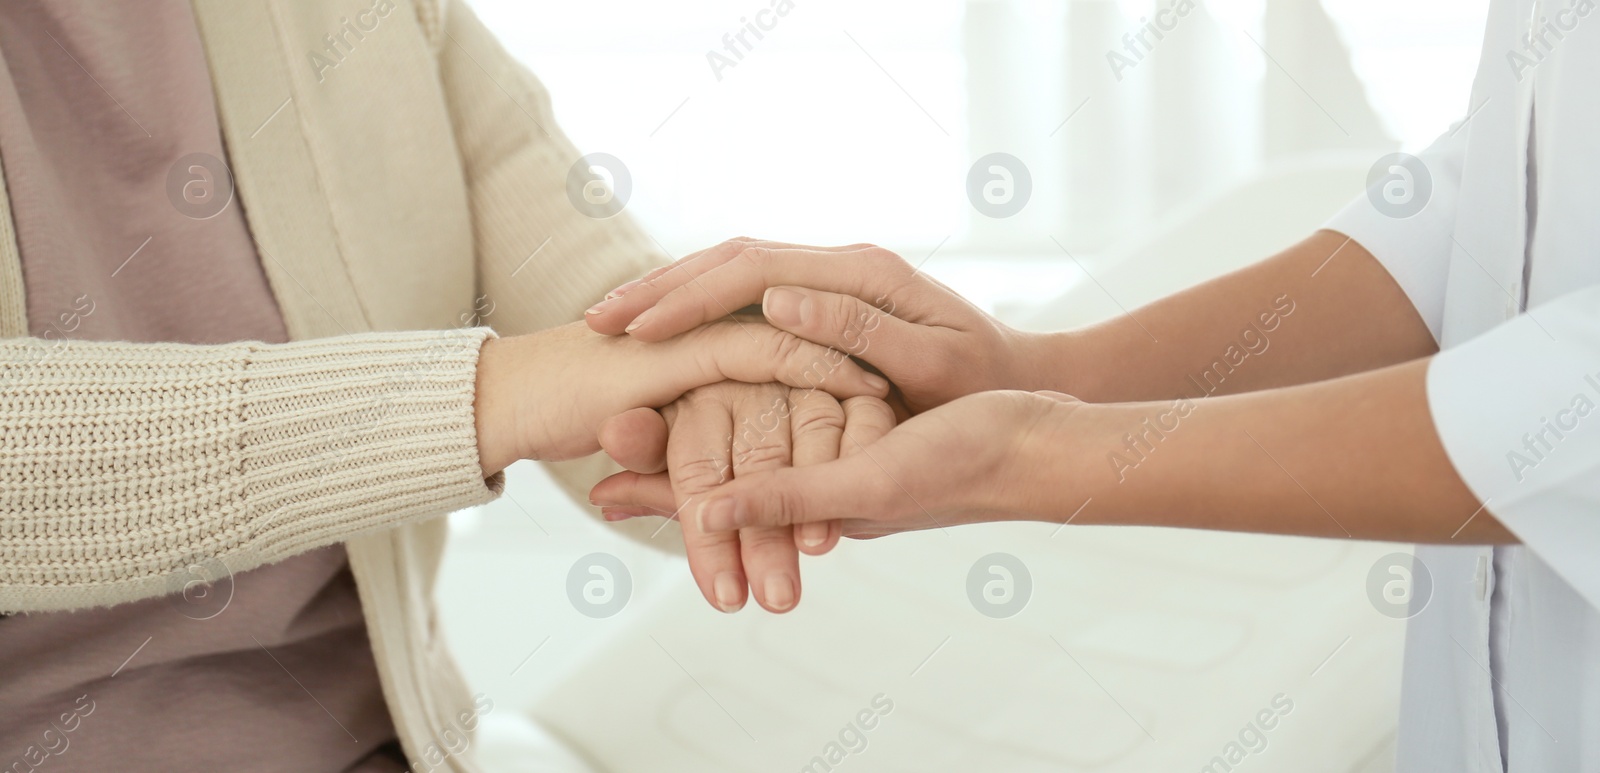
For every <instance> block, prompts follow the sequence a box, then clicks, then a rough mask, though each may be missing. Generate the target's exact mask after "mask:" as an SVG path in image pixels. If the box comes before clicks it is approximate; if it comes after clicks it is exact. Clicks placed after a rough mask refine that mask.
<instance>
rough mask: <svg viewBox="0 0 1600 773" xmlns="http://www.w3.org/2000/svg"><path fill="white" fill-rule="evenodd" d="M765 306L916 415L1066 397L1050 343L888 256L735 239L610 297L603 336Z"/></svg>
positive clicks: (862, 247) (600, 323)
mask: <svg viewBox="0 0 1600 773" xmlns="http://www.w3.org/2000/svg"><path fill="white" fill-rule="evenodd" d="M754 303H760V304H761V306H762V312H763V313H764V315H765V316H766V318H767V321H768V322H769V323H771V324H772V326H773V327H776V328H778V329H781V330H785V331H788V332H790V333H793V334H795V335H796V336H799V337H800V338H804V339H806V340H808V341H812V342H815V343H818V344H822V345H824V346H828V347H831V348H834V349H837V350H839V351H842V352H845V353H847V354H849V355H851V356H853V357H857V358H860V359H862V360H864V361H866V362H868V363H869V364H871V365H872V366H873V367H875V368H877V369H878V370H879V371H880V372H882V373H883V374H884V375H885V376H888V377H889V380H890V381H892V382H894V384H895V386H896V387H897V388H898V390H899V396H900V397H902V398H903V399H904V401H905V404H906V405H907V407H909V408H910V409H911V411H912V412H913V413H915V412H920V411H924V410H927V409H929V408H932V407H934V406H937V405H942V404H944V403H946V402H949V401H950V400H953V399H955V398H957V397H961V396H963V395H967V394H972V393H975V392H982V391H987V390H993V389H1024V390H1038V389H1048V388H1059V387H1060V384H1052V383H1047V382H1048V379H1049V376H1048V375H1047V374H1048V373H1049V372H1052V371H1055V370H1058V369H1059V367H1060V366H1059V364H1057V363H1054V362H1053V360H1054V359H1057V358H1059V356H1060V355H1059V354H1053V353H1050V352H1047V348H1050V345H1049V344H1048V341H1049V339H1048V337H1046V336H1043V335H1038V334H1031V333H1024V332H1020V331H1017V330H1013V329H1011V328H1009V327H1007V326H1005V325H1003V324H1001V323H1000V322H999V321H998V320H996V319H994V318H993V317H991V316H989V315H988V314H986V313H984V312H983V310H981V309H979V308H978V307H976V306H974V305H972V304H971V303H970V302H968V301H967V300H965V299H964V298H962V297H961V296H960V295H958V294H956V293H955V292H954V291H952V290H950V289H949V288H947V287H945V286H944V285H942V284H940V283H939V282H937V281H935V280H933V279H931V278H929V277H928V276H927V275H925V274H923V273H921V272H920V271H918V270H917V269H916V268H914V267H913V266H911V264H909V263H907V262H906V261H905V259H903V258H901V257H900V256H899V255H896V254H894V253H893V252H890V251H889V250H886V249H883V248H881V247H874V246H872V245H866V244H858V245H851V246H848V247H806V246H801V245H793V244H786V243H783V242H767V241H757V240H753V239H734V240H732V241H728V242H724V243H722V244H719V245H717V246H715V247H712V248H710V249H708V250H704V251H701V252H697V253H694V254H692V255H689V256H687V257H685V258H683V259H681V260H679V261H678V262H676V263H673V264H672V265H670V266H666V267H663V268H660V269H657V270H655V271H653V272H651V273H650V274H648V275H646V276H645V277H644V278H643V279H641V280H638V281H636V282H631V283H629V284H626V285H623V286H622V287H619V288H617V289H616V290H613V291H612V292H611V294H610V295H608V296H607V298H606V300H604V301H601V302H600V303H599V304H596V305H595V306H594V307H593V308H591V309H589V311H588V312H587V313H586V315H585V316H586V320H587V322H588V324H589V327H590V328H591V329H593V330H595V331H596V332H599V333H604V334H606V335H619V334H623V333H626V334H627V336H629V337H631V338H634V339H637V340H640V341H664V340H667V339H669V338H672V337H673V336H676V335H679V334H681V333H684V332H686V331H689V330H693V329H695V328H697V327H699V326H700V325H703V324H706V323H707V322H711V321H713V320H717V319H721V318H723V317H726V316H728V314H730V313H731V312H733V311H735V310H738V309H740V308H743V307H745V306H748V305H750V304H754Z"/></svg>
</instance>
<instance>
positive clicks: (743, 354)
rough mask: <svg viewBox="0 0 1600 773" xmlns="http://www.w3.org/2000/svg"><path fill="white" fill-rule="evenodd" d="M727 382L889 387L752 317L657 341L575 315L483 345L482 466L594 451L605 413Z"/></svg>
mask: <svg viewBox="0 0 1600 773" xmlns="http://www.w3.org/2000/svg"><path fill="white" fill-rule="evenodd" d="M819 373H820V374H823V377H821V378H819V376H818V374H819ZM727 380H732V381H741V382H746V383H752V384H765V383H769V382H774V381H776V382H779V383H783V384H788V385H790V386H796V387H811V386H819V387H820V388H821V389H823V390H824V391H826V392H829V393H830V394H833V395H835V396H837V397H840V398H845V397H855V396H859V395H874V396H884V395H886V394H887V393H888V390H889V385H888V383H887V382H885V381H884V380H883V379H882V378H881V377H879V376H876V375H873V374H871V373H868V372H866V371H865V370H864V369H862V368H861V366H859V365H857V364H856V363H854V362H852V361H851V360H850V358H848V357H845V356H844V355H842V354H840V353H839V352H830V351H828V350H827V349H826V348H825V347H822V346H818V345H816V344H812V343H808V342H806V341H802V340H800V339H799V338H796V337H795V336H793V335H791V334H789V333H785V332H782V331H780V330H775V329H773V328H772V327H769V326H767V325H765V324H763V323H761V322H760V321H759V320H758V321H754V322H751V321H724V322H719V323H717V324H715V325H708V326H706V327H703V328H700V329H697V330H695V331H693V332H692V333H690V334H689V335H685V336H679V337H677V338H674V339H673V340H671V341H666V342H662V343H654V344H652V343H646V342H644V341H638V340H633V339H629V338H612V337H606V336H601V335H596V334H595V333H593V332H592V331H590V330H588V329H587V328H585V327H584V326H583V325H582V324H581V323H577V322H574V323H572V324H570V325H566V326H563V327H558V328H554V329H551V330H545V331H541V332H538V333H532V334H529V335H522V336H515V337H511V338H499V339H490V340H488V341H486V342H484V344H483V347H482V349H480V351H479V355H478V371H477V383H476V393H475V396H474V412H475V418H476V427H477V440H478V460H479V464H480V465H481V466H482V468H483V473H484V475H492V474H494V473H496V472H498V471H500V470H502V469H504V468H505V467H506V466H507V465H509V464H511V463H512V462H514V461H516V460H518V459H540V460H546V461H554V460H560V459H572V458H576V457H579V456H585V455H588V454H591V453H594V452H595V451H598V450H600V443H599V440H598V437H599V433H600V425H601V423H602V422H604V421H605V420H606V419H608V418H610V417H612V416H616V415H617V414H620V413H623V412H625V411H628V410H631V409H634V408H640V407H656V406H663V405H667V404H668V403H671V402H672V401H674V400H676V399H678V397H679V396H681V395H683V393H685V392H688V391H689V390H691V389H694V388H696V387H701V386H706V385H709V384H716V383H720V382H722V381H727Z"/></svg>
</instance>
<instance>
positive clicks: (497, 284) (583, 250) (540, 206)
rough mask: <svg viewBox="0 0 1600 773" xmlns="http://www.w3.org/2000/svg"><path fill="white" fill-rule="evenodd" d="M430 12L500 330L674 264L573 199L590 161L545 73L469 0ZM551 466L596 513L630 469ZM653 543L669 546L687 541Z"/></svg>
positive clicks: (602, 460) (559, 314) (427, 25)
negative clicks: (570, 180)
mask: <svg viewBox="0 0 1600 773" xmlns="http://www.w3.org/2000/svg"><path fill="white" fill-rule="evenodd" d="M423 7H426V11H425V12H424V13H423V14H422V22H423V27H424V29H425V30H426V31H427V32H428V34H429V36H430V37H431V38H432V39H433V45H434V47H435V49H436V51H437V52H438V53H437V55H438V58H439V77H440V80H441V82H442V84H443V88H444V94H445V99H446V101H447V102H448V104H449V107H450V115H451V121H452V124H453V128H454V130H455V135H456V143H457V145H458V146H459V150H460V154H461V160H462V166H463V169H464V171H465V177H466V183H467V196H468V203H469V206H470V208H471V212H472V226H473V239H474V242H475V244H476V250H477V276H478V289H479V292H480V293H481V294H483V295H484V296H486V297H487V298H489V299H490V301H491V302H492V303H493V304H494V316H493V319H494V324H495V328H496V329H497V330H498V331H500V332H501V333H502V334H505V335H518V334H523V333H530V332H533V331H537V330H543V329H546V328H550V327H554V326H557V325H563V324H566V323H569V322H574V321H576V320H579V319H582V318H583V310H584V309H587V308H589V307H590V306H592V305H594V304H595V303H596V302H598V301H599V300H600V299H601V298H603V297H604V296H605V294H606V292H607V291H608V290H611V289H612V288H614V287H616V286H618V285H620V284H622V283H624V282H627V281H629V280H632V279H637V278H639V277H641V276H643V275H644V274H646V273H648V272H649V271H650V270H651V269H653V268H656V267H657V266H660V265H664V264H665V263H666V262H667V259H666V256H665V255H664V254H663V248H662V247H661V246H660V245H659V244H657V243H656V242H655V241H654V240H653V239H651V238H650V237H649V236H648V235H646V234H645V233H644V231H643V230H641V229H640V228H639V227H638V225H637V224H636V223H635V222H634V220H633V219H632V218H631V217H629V216H628V213H627V212H626V210H624V211H621V212H619V213H616V214H613V215H611V216H610V217H597V216H592V214H596V213H586V212H583V211H580V210H579V209H578V207H577V206H576V205H575V204H574V203H573V200H572V197H571V196H570V195H569V193H568V184H567V177H568V173H569V171H570V170H571V169H572V168H573V166H574V165H575V164H577V163H578V161H579V159H581V158H582V157H583V154H582V153H581V152H580V151H579V150H578V149H577V148H576V147H575V146H574V145H573V143H572V142H571V141H570V140H568V139H567V137H566V135H565V134H564V133H562V131H561V127H560V126H559V125H558V124H557V123H556V118H555V112H554V110H552V108H551V102H550V95H549V93H548V92H547V91H546V90H545V88H544V86H543V84H541V83H540V82H539V80H538V79H537V78H535V77H534V75H533V73H531V72H530V71H529V70H528V69H527V68H526V67H524V66H523V65H522V64H521V63H519V62H518V61H517V60H516V59H515V58H514V57H512V56H511V55H510V54H509V53H508V52H507V51H506V50H505V48H504V47H502V46H501V45H500V42H499V41H498V40H496V39H495V37H494V35H493V34H492V33H491V32H490V31H489V30H488V29H487V28H485V27H484V25H483V23H482V22H481V21H479V20H478V18H477V16H475V15H474V14H473V12H472V9H471V8H469V7H468V6H467V4H466V3H464V2H460V0H441V1H440V2H439V3H437V4H436V5H435V4H430V3H423V4H420V5H419V8H423ZM545 466H546V468H547V469H549V470H550V472H551V474H552V475H553V476H554V477H555V479H556V481H557V483H559V484H560V485H561V487H562V489H563V490H565V491H566V493H567V494H568V495H569V496H571V497H572V498H573V499H574V501H576V502H578V503H580V504H581V505H583V506H585V507H587V502H588V492H589V489H590V488H591V487H593V486H594V484H595V483H598V482H599V481H600V479H601V478H603V477H605V476H607V475H610V474H611V473H613V472H616V471H618V470H620V469H621V468H620V467H618V466H616V465H615V464H614V463H612V462H611V460H610V459H608V458H607V457H606V456H605V455H604V454H595V455H593V456H590V457H586V458H584V459H577V460H573V461H568V462H557V463H546V465H545ZM590 513H591V515H594V516H595V517H596V518H598V511H596V510H592V509H591V510H590ZM607 528H611V529H616V530H618V531H622V532H624V533H626V534H629V535H630V536H634V537H638V538H640V539H645V538H647V537H651V536H654V535H655V533H656V532H658V531H659V529H657V528H654V527H653V526H651V525H650V524H648V523H645V522H644V521H639V522H637V523H623V524H616V525H608V527H607ZM646 541H648V542H649V543H650V544H652V545H656V546H659V547H661V548H663V549H676V546H677V542H678V541H677V540H669V539H648V540H646Z"/></svg>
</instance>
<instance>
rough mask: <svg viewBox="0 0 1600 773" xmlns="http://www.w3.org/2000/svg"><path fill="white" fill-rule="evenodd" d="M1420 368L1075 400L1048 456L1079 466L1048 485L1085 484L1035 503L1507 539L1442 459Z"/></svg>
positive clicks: (1334, 532) (1220, 521) (1185, 519)
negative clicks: (1122, 400) (1254, 388)
mask: <svg viewBox="0 0 1600 773" xmlns="http://www.w3.org/2000/svg"><path fill="white" fill-rule="evenodd" d="M1426 374H1427V360H1416V361H1413V362H1409V363H1405V364H1402V365H1398V366H1393V367H1388V368H1383V369H1381V370H1377V371H1374V372H1370V373H1363V374H1359V375H1355V376H1349V377H1345V378H1340V379H1335V380H1330V381H1323V382H1319V383H1313V384H1307V385H1303V386H1294V387H1285V388H1280V389H1271V390H1266V391H1260V392H1255V393H1251V394H1242V395H1234V396H1228V397H1221V398H1217V399H1212V400H1203V401H1202V400H1181V401H1169V402H1160V403H1139V404H1131V405H1106V406H1094V405H1091V406H1082V408H1081V410H1080V411H1079V412H1075V413H1074V414H1073V415H1072V416H1069V417H1068V418H1067V420H1066V421H1065V422H1064V423H1063V425H1062V426H1063V427H1064V428H1071V431H1072V432H1073V433H1075V434H1076V436H1077V437H1078V438H1080V439H1078V440H1072V439H1070V438H1067V439H1063V441H1062V445H1061V448H1062V449H1065V450H1061V451H1057V452H1056V457H1057V458H1058V459H1062V458H1070V460H1071V461H1069V462H1067V464H1068V465H1069V466H1070V467H1071V468H1073V469H1076V470H1080V471H1081V473H1080V474H1079V475H1073V476H1062V475H1059V474H1058V475H1055V476H1054V479H1055V480H1057V481H1063V480H1071V479H1074V478H1076V479H1078V480H1081V481H1082V482H1083V483H1084V484H1085V485H1083V486H1081V490H1080V491H1074V492H1064V491H1054V492H1051V493H1050V494H1047V495H1045V496H1042V497H1040V499H1039V500H1038V501H1040V502H1044V501H1053V502H1055V504H1056V505H1057V507H1058V509H1059V507H1063V506H1069V505H1070V507H1077V506H1078V504H1080V503H1081V502H1082V501H1083V500H1084V498H1085V497H1084V494H1085V493H1087V494H1092V495H1093V499H1092V501H1091V502H1090V504H1089V505H1088V506H1087V507H1085V508H1084V509H1083V512H1082V513H1081V514H1080V515H1079V516H1078V517H1077V518H1076V519H1075V520H1074V522H1075V523H1096V522H1098V523H1119V524H1140V525H1162V526H1180V527H1193V528H1206V529H1221V530H1230V531H1252V532H1264V533H1276V534H1297V535H1308V536H1322V537H1341V538H1347V537H1350V538H1356V539H1372V540H1393V541H1402V542H1440V543H1452V542H1454V543H1463V544H1466V543H1485V542H1510V541H1513V540H1514V538H1513V537H1511V535H1510V533H1509V532H1507V531H1506V530H1505V529H1504V527H1502V526H1501V525H1500V524H1499V523H1498V522H1497V521H1496V520H1494V518H1493V517H1492V516H1491V515H1489V514H1488V513H1487V512H1485V511H1483V510H1482V509H1481V507H1480V503H1479V502H1478V500H1477V499H1476V498H1475V497H1474V496H1473V495H1472V493H1471V492H1470V491H1469V490H1468V489H1467V487H1466V485H1465V484H1463V483H1462V482H1461V479H1460V477H1459V475H1458V474H1457V473H1456V471H1455V469H1454V467H1453V466H1452V465H1451V463H1450V460H1449V458H1448V457H1447V456H1446V454H1445V451H1444V448H1443V447H1442V445H1441V444H1440V442H1439V439H1438V434H1437V432H1436V430H1435V429H1434V426H1433V421H1432V418H1431V415H1430V413H1429V410H1428V404H1427V393H1426ZM1147 421H1148V423H1147ZM1152 427H1153V428H1154V429H1153V430H1152ZM1085 442H1087V443H1090V444H1094V443H1096V442H1098V445H1090V446H1084V445H1083V444H1084V443H1085ZM1074 446H1076V448H1074ZM1044 485H1045V486H1049V485H1051V484H1044ZM1053 485H1054V487H1056V488H1061V487H1062V484H1061V483H1056V484H1053ZM1073 494H1077V497H1076V498H1074V497H1073V496H1072V495H1073ZM1061 515H1062V517H1065V515H1067V513H1061Z"/></svg>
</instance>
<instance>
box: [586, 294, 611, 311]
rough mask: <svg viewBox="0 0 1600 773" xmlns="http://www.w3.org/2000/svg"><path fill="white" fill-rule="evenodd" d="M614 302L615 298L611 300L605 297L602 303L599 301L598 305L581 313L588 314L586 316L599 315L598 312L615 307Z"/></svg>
mask: <svg viewBox="0 0 1600 773" xmlns="http://www.w3.org/2000/svg"><path fill="white" fill-rule="evenodd" d="M616 300H617V299H616V298H612V297H610V296H607V297H606V299H605V300H603V301H601V302H599V303H596V304H595V305H593V306H590V307H589V308H588V309H586V310H585V311H584V312H583V313H584V314H588V315H594V314H599V313H600V312H602V311H605V310H607V309H609V308H611V307H612V306H615V305H616Z"/></svg>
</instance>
